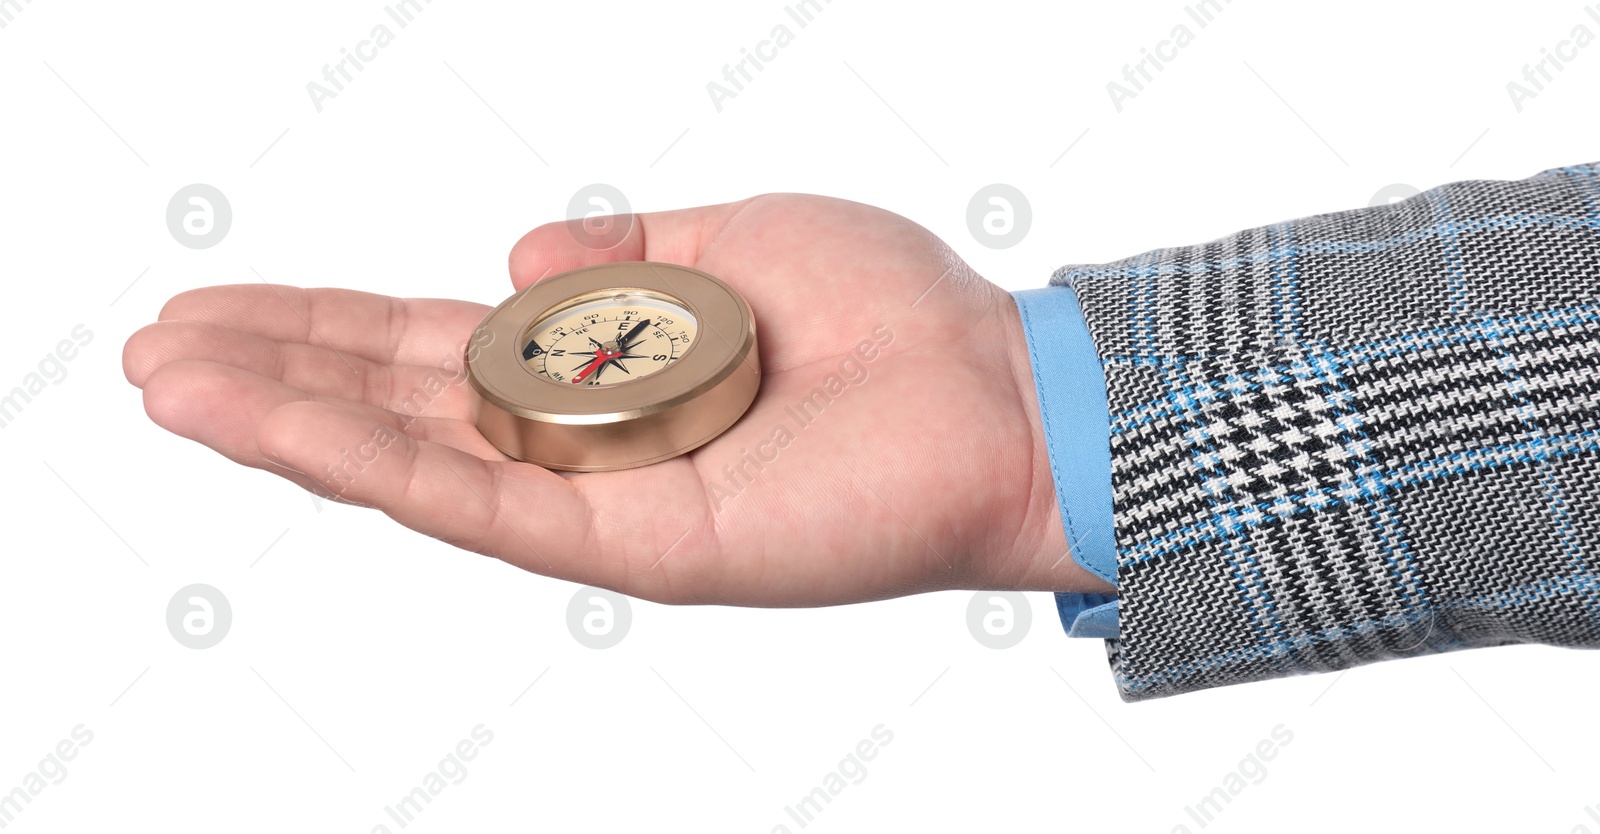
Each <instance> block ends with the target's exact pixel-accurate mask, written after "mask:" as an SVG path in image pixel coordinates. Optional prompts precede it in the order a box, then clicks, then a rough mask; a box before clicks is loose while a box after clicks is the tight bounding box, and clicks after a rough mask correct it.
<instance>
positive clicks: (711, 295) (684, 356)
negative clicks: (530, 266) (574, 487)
mask: <svg viewBox="0 0 1600 834" xmlns="http://www.w3.org/2000/svg"><path fill="white" fill-rule="evenodd" d="M663 322H667V324H663ZM589 347H593V350H584V349H586V348H589ZM635 350H644V351H646V352H644V353H634V352H633V351H635ZM573 362H577V363H578V364H577V365H573V364H572V363H573ZM629 363H632V367H631V369H630V367H629ZM466 366H467V379H468V380H469V381H470V382H471V387H472V390H473V391H474V392H475V393H476V395H477V396H476V397H475V398H474V403H473V411H474V420H475V422H476V424H477V427H478V431H479V432H481V433H482V434H483V436H484V437H485V438H487V439H488V440H489V442H490V443H493V444H494V445H495V447H496V448H498V449H499V450H500V451H502V452H504V453H506V454H507V455H510V456H511V457H513V458H516V459H518V460H521V461H526V462H528V463H534V464H538V465H539V466H543V467H546V468H548V469H561V470H567V471H573V472H601V471H606V470H612V469H628V468H632V467H636V466H644V465H646V464H651V463H656V462H658V461H663V460H667V459H669V458H673V457H676V456H678V455H681V454H684V453H685V452H688V451H691V450H693V449H695V448H697V447H699V446H701V445H702V444H705V443H707V442H708V441H710V440H711V439H712V438H715V437H716V436H717V435H719V434H721V433H722V432H724V431H726V430H727V429H728V428H729V427H731V426H732V425H733V424H734V423H735V422H737V421H738V419H739V418H740V417H741V416H743V414H744V412H745V410H746V409H748V408H749V407H750V403H751V402H753V401H754V400H755V396H756V392H757V390H759V388H760V387H761V358H760V355H759V352H758V350H757V347H756V322H755V317H754V316H753V315H752V314H751V312H750V305H749V304H748V303H746V302H745V300H744V299H743V298H742V297H740V295H739V294H738V293H737V292H735V291H734V289H733V288H732V287H730V286H728V285H727V284H725V283H723V282H722V281H721V280H718V279H717V278H714V277H712V276H711V275H708V274H706V273H704V272H701V271H700V270H697V269H691V268H689V267H685V266H678V265H676V264H666V263H654V262H649V261H631V262H623V263H612V264H601V265H598V266H591V267H585V268H583V269H576V270H573V271H571V272H564V273H561V274H560V275H554V276H551V277H549V278H545V279H544V280H542V281H539V282H537V283H535V284H532V285H531V286H529V287H527V288H526V289H524V290H522V291H521V292H518V293H517V294H516V295H513V296H511V297H510V298H508V299H506V300H505V301H504V302H503V303H502V304H501V305H500V306H499V307H496V308H495V309H494V310H492V311H491V312H490V313H489V315H488V316H486V317H485V318H484V320H483V322H482V323H481V324H479V325H478V329H477V331H476V332H475V333H474V334H473V339H472V342H471V343H469V345H468V349H467V353H466Z"/></svg>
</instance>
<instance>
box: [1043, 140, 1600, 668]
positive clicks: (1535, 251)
mask: <svg viewBox="0 0 1600 834" xmlns="http://www.w3.org/2000/svg"><path fill="white" fill-rule="evenodd" d="M1051 283H1052V284H1057V285H1061V284H1064V285H1067V286H1070V287H1071V288H1072V289H1073V290H1074V291H1075V293H1076V295H1077V298H1078V300H1079V302H1080V304H1081V305H1082V313H1083V317H1084V321H1085V322H1086V323H1087V325H1088V329H1089V332H1090V335H1091V337H1092V339H1093V342H1094V346H1095V350H1096V352H1097V354H1098V356H1099V359H1100V362H1101V365H1102V368H1103V370H1104V372H1105V382H1106V395H1107V405H1108V407H1109V411H1110V446H1111V461H1112V473H1111V474H1112V496H1113V498H1112V513H1113V518H1114V527H1115V531H1114V538H1115V550H1116V563H1117V564H1116V578H1117V583H1116V584H1117V586H1118V594H1119V597H1120V600H1119V606H1120V614H1119V615H1120V636H1119V637H1117V638H1116V639H1112V640H1108V641H1107V646H1108V650H1109V653H1110V656H1111V663H1112V667H1113V671H1114V673H1115V675H1116V679H1117V684H1118V686H1119V688H1120V690H1121V693H1122V696H1123V698H1124V699H1126V700H1140V699H1145V698H1154V697H1160V696H1165V695H1173V694H1177V693H1181V692H1187V691H1191V690H1197V689H1203V688H1206V687H1213V686H1222V685H1226V684H1234V683H1241V682H1246V681H1253V680H1261V679H1265V678H1274V677H1280V676H1284V675H1289V674H1297V673H1304V672H1317V671H1328V670H1336V669H1344V668H1348V667H1352V666H1356V665H1360V664H1364V663H1370V662H1374V661H1378V660H1386V659H1390V658H1398V657H1411V656H1416V655H1420V654H1426V653H1434V652H1444V651H1450V650H1454V649H1464V648H1475V647H1482V646H1499V645H1506V644H1514V643H1545V644H1552V645H1559V646H1572V647H1589V648H1593V647H1596V646H1600V580H1597V567H1600V556H1597V553H1596V545H1597V543H1600V166H1596V165H1580V166H1576V167H1571V168H1563V169H1558V170H1552V171H1547V172H1545V173H1542V174H1539V175H1537V176H1535V177H1533V178H1531V179H1527V180H1522V181H1517V182H1483V181H1479V182H1460V183H1454V184H1451V185H1445V186H1442V187H1439V188H1435V189H1433V190H1431V191H1426V192H1423V193H1422V194H1419V195H1417V196H1415V197H1413V198H1411V199H1408V200H1404V201H1402V202H1398V203H1393V204H1390V205H1384V206H1376V207H1372V208H1366V209H1360V210H1356V211H1346V212H1339V213H1335V214H1324V215H1318V216H1315V217H1308V218H1305V219H1302V220H1296V221H1294V222H1290V223H1283V224H1279V225H1276V226H1268V227H1263V228H1259V229H1251V230H1249V231H1245V232H1240V233H1238V234H1235V235H1232V236H1229V237H1226V238H1222V239H1220V240H1216V241H1212V242H1210V243H1205V244H1201V245H1197V246H1186V247H1180V248H1175V249H1159V250H1156V251H1153V252H1149V253H1147V254H1145V255H1141V256H1138V257H1135V258H1130V259H1127V260H1123V261H1118V262H1115V263H1110V264H1104V265H1100V266H1075V267H1066V268H1063V269H1061V270H1060V271H1058V272H1057V273H1056V274H1055V276H1054V277H1053V278H1052V280H1051Z"/></svg>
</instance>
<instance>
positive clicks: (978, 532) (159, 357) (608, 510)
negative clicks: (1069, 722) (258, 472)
mask: <svg viewBox="0 0 1600 834" xmlns="http://www.w3.org/2000/svg"><path fill="white" fill-rule="evenodd" d="M632 220H633V225H632V227H631V229H630V231H629V232H628V235H627V237H626V238H625V239H624V240H623V241H622V243H620V244H618V245H617V246H615V247H613V248H611V249H608V250H604V251H596V250H592V249H589V248H586V247H585V246H583V245H582V244H580V243H579V242H578V240H577V238H576V237H575V236H574V235H573V234H570V233H569V231H568V229H567V228H565V225H564V224H559V223H557V224H550V225H546V226H542V227H540V228H538V229H535V230H533V231H532V232H529V233H528V234H527V235H526V236H524V237H523V238H522V240H521V241H519V242H518V243H517V245H516V246H515V247H514V248H513V249H512V252H511V259H510V261H511V262H510V266H511V279H512V284H513V285H514V286H515V287H516V288H518V289H521V288H522V287H525V286H527V285H529V284H531V283H533V282H535V281H536V280H538V279H539V278H541V277H543V276H545V275H550V274H555V273H559V272H564V271H566V270H570V269H575V268H578V267H581V266H588V265H591V264H596V263H606V262H612V261H623V260H655V261H666V262H671V263H679V264H685V265H690V266H694V267H696V268H699V269H702V270H704V271H706V272H709V273H711V274H712V275H716V276H718V277H720V278H722V279H723V280H725V281H728V282H729V283H730V284H732V285H733V286H735V287H736V288H738V290H739V291H740V292H741V293H742V294H743V295H744V296H745V298H747V299H748V300H749V302H750V306H751V307H752V308H753V310H754V312H755V315H756V322H757V330H758V335H759V338H760V347H761V360H762V368H763V374H764V377H763V381H762V388H761V393H760V395H759V396H758V397H757V399H756V402H755V404H754V405H753V406H752V407H751V409H750V411H749V412H748V413H746V414H745V416H744V418H743V419H742V420H740V421H739V423H738V424H736V425H735V426H734V427H733V428H732V429H730V430H729V431H728V432H727V433H725V434H723V435H722V436H720V437H718V438H717V439H716V440H714V441H712V442H711V443H708V444H706V445H705V446H703V447H701V448H699V449H697V450H695V451H694V452H692V453H690V454H688V455H685V456H682V457H679V458H675V459H673V460H670V461H666V462H663V463H659V464H655V465H652V466H647V467H643V468H639V469H632V470H624V471H619V472H599V473H588V474H571V473H556V472H551V471H548V470H545V469H542V468H540V467H537V466H534V465H531V464H526V463H521V462H517V461H514V460H511V459H509V458H507V457H505V456H504V455H502V454H501V453H500V452H498V451H496V450H495V448H494V447H493V446H491V445H490V444H489V443H488V442H487V441H485V440H484V439H483V437H482V436H480V435H479V434H478V432H477V430H476V429H475V428H474V427H473V424H472V421H471V420H472V418H471V411H470V408H471V399H472V394H471V391H470V388H469V386H467V385H466V384H465V383H464V380H463V378H462V375H461V373H460V367H459V357H460V355H461V351H462V349H463V347H464V345H465V344H466V342H467V340H468V338H469V337H470V336H471V334H472V331H473V329H474V327H475V326H476V325H477V324H478V322H479V321H480V320H481V319H482V317H483V316H484V314H485V313H487V312H488V310H489V308H488V307H485V306H483V305H479V304H471V303H467V302H462V301H446V300H434V299H395V298H389V297H385V296H378V295H371V294H367V293H359V292H353V291H349V290H338V289H311V290H306V289H297V288H293V287H284V286H267V285H265V284H247V285H238V286H223V287H209V288H205V289H199V290H193V291H190V292H186V293H183V294H181V295H178V296H176V297H175V298H173V299H172V300H171V301H169V302H168V303H167V305H166V307H165V308H164V309H163V310H162V312H161V315H160V321H159V322H157V323H156V324H152V325H150V326H148V327H145V328H144V329H142V330H140V331H139V332H138V333H135V334H134V335H133V336H132V337H131V338H130V339H129V340H128V344H127V347H126V349H125V351H124V355H123V365H124V369H125V372H126V374H127V377H128V380H129V381H130V382H132V383H133V384H134V385H137V386H139V387H141V388H143V389H144V403H145V410H146V411H147V412H148V413H149V415H150V417H151V419H152V420H154V421H155V422H156V423H158V424H159V425H161V426H162V427H164V428H166V429H168V430H170V431H172V432H175V433H177V434H180V435H182V436H184V437H188V438H190V439H193V440H196V441H199V442H201V443H204V444H206V445H207V446H210V447H211V448H213V449H215V450H217V451H218V452H220V453H222V454H223V455H225V456H226V457H228V458H230V459H231V460H233V461H235V462H237V463H241V464H244V465H246V466H251V467H256V468H259V469H264V470H267V471H270V472H274V473H276V474H278V475H280V476H282V477H284V478H286V479H288V480H290V481H292V482H294V483H296V484H299V485H300V486H302V487H304V488H306V489H308V490H311V491H313V492H315V493H317V494H319V495H323V496H324V497H329V498H334V499H336V500H342V501H346V502H349V503H356V504H360V505H365V506H370V507H375V508H377V509H380V510H382V511H383V512H384V513H386V514H388V515H389V516H390V517H391V518H393V519H395V520H396V521H398V522H400V523H401V524H404V525H406V526H407V527H410V528H412V529H414V530H417V531H419V532H422V533H425V534H427V535H430V536H433V537H435V538H438V539H441V540H443V541H445V542H448V543H450V544H453V545H456V546H457V547H461V548H465V549H468V550H473V551H477V552H479V553H484V554H488V555H491V556H495V557H498V558H500V559H504V560H506V561H507V562H510V563H512V564H514V565H517V566H519V567H522V568H525V569H527V570H530V571H534V572H537V573H542V574H547V575H550V576H556V577H561V578H563V579H569V580H572V581H576V582H582V583H585V584H590V585H599V586H602V587H607V588H611V589H614V590H618V591H622V592H624V593H627V594H631V595H633V596H637V597H641V598H645V599H652V600H658V601H663V602H673V603H724V604H740V605H766V606H792V605H826V604H834V603H845V602H856V601H862V600H869V599H879V598H884V597H891V596H898V595H902V594H911V593H917V592H922V591H933V590H942V589H954V588H973V589H975V588H1000V589H1021V590H1063V591H1073V590H1076V591H1104V590H1108V588H1107V586H1105V585H1104V584H1103V583H1101V582H1100V581H1099V580H1098V579H1096V578H1095V577H1093V576H1092V575H1091V574H1089V573H1088V572H1087V571H1084V570H1082V569H1081V568H1079V567H1078V566H1077V565H1076V564H1075V563H1074V561H1073V559H1072V557H1071V556H1070V555H1068V553H1067V543H1066V540H1065V535H1064V533H1063V530H1062V525H1061V521H1060V517H1059V513H1058V509H1057V505H1056V499H1055V493H1054V488H1053V483H1052V481H1051V476H1050V467H1049V461H1048V458H1047V454H1046V450H1045V446H1044V437H1043V432H1042V429H1041V427H1040V423H1039V416H1038V404H1037V401H1036V400H1035V397H1034V390H1033V380H1032V374H1031V371H1030V369H1029V364H1028V359H1027V349H1026V345H1025V343H1024V340H1023V335H1022V327H1021V322H1020V320H1019V318H1018V314H1017V310H1016V306H1015V304H1014V303H1013V302H1012V300H1011V297H1010V295H1009V294H1007V293H1006V292H1004V291H1002V290H1001V289H999V288H998V287H996V286H994V285H993V284H990V283H989V282H987V281H985V280H983V279H982V278H981V277H979V276H978V275H977V274H975V273H974V272H973V271H972V270H971V269H970V268H969V267H967V265H966V264H964V263H963V262H962V261H961V259H960V258H959V257H957V256H956V254H955V253H954V252H952V251H951V250H950V248H949V247H948V246H946V245H945V244H944V243H942V242H941V241H939V240H938V239H937V238H935V237H934V236H933V235H932V234H930V233H929V232H928V231H927V230H926V229H923V228H922V227H920V226H918V225H916V224H914V223H912V222H910V221H908V220H906V219H905V218H902V217H899V216H897V215H894V214H891V213H889V212H886V211H882V210H879V209H875V208H872V207H870V206H865V205H861V204H858V203H850V202H845V201H842V200H834V199H828V198H823V197H814V196H807V195H789V194H780V195H767V196H762V197H756V198H753V199H750V200H745V201H743V202H739V203H731V204H727V205H720V206H708V207H703V208H696V209H688V210H683V211H670V212H661V213H655V214H642V215H636V216H634V217H633V218H632ZM622 222H626V221H622ZM495 300H496V301H498V300H499V299H495ZM441 380H444V382H443V384H441V382H440V381H441ZM818 391H821V392H822V397H821V398H817V397H816V396H815V394H816V392H818ZM808 398H809V401H810V405H806V403H807V402H808ZM819 404H820V405H819ZM419 408H420V409H421V410H420V416H415V417H413V416H411V415H415V414H417V413H418V409H419ZM797 415H802V416H803V418H804V419H802V417H798V416H797ZM353 452H354V453H353ZM367 456H375V457H374V459H373V460H371V461H370V462H362V461H361V460H360V458H361V457H367Z"/></svg>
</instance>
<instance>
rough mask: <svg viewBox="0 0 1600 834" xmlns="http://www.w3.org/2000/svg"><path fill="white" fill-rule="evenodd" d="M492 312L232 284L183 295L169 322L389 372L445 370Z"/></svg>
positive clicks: (169, 311) (445, 302) (166, 311)
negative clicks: (393, 368) (325, 352)
mask: <svg viewBox="0 0 1600 834" xmlns="http://www.w3.org/2000/svg"><path fill="white" fill-rule="evenodd" d="M488 312H489V308H488V307H485V306H483V305H481V304H473V303H470V302H466V301H453V300H449V299H436V298H393V297H391V296H387V295H376V294H374V293H366V292H357V291H355V290H342V289H302V288H300V287H289V286H283V285H273V284H232V285H228V286H220V287H203V288H201V289H196V290H189V291H188V292H184V293H179V294H178V295H175V296H173V297H172V299H171V300H169V301H168V302H167V304H166V306H165V307H162V308H161V315H160V316H159V317H158V318H159V319H160V320H162V321H170V320H184V321H201V322H206V323H209V324H215V325H218V326H220V327H228V328H232V329H234V330H242V331H245V332H248V333H254V334H256V335H257V336H260V337H262V338H265V339H271V340H273V341H277V342H298V343H301V344H308V345H317V346H321V347H325V348H327V349H329V350H331V351H333V352H334V353H336V354H339V355H341V356H344V357H346V358H348V357H349V356H350V355H354V356H359V357H361V358H363V359H369V360H371V361H373V362H378V363H380V364H384V365H394V364H400V365H438V364H439V363H440V362H441V361H442V360H443V359H445V358H446V357H448V356H460V355H461V352H462V350H463V348H464V347H465V345H466V342H467V340H468V339H469V338H470V337H471V336H472V331H473V329H474V328H475V327H477V325H478V322H480V321H482V320H483V317H484V314H486V313H488Z"/></svg>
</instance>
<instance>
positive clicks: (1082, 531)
mask: <svg viewBox="0 0 1600 834" xmlns="http://www.w3.org/2000/svg"><path fill="white" fill-rule="evenodd" d="M1011 295H1012V298H1014V299H1016V302H1017V309H1018V310H1019V311H1020V313H1021V315H1022V330H1023V334H1024V336H1025V337H1026V338H1027V341H1028V360H1029V362H1030V363H1031V364H1032V365H1033V384H1034V390H1035V391H1036V392H1038V397H1039V416H1040V420H1041V422H1042V423H1043V424H1044V436H1045V445H1046V446H1047V447H1048V449H1049V453H1050V474H1051V477H1052V478H1053V479H1054V481H1055V485H1056V501H1057V502H1058V503H1059V504H1060V505H1061V521H1062V524H1063V525H1064V526H1065V528H1066V534H1067V543H1068V546H1069V547H1070V548H1071V549H1072V557H1073V559H1075V560H1076V561H1077V563H1078V564H1079V565H1080V566H1082V567H1083V568H1084V569H1085V570H1087V571H1089V572H1090V573H1092V574H1094V575H1095V576H1098V577H1100V578H1101V579H1104V580H1105V581H1106V582H1109V583H1111V584H1112V585H1113V586H1115V585H1116V584H1117V550H1116V537H1115V535H1114V528H1113V526H1112V514H1111V414H1110V409H1109V408H1108V406H1107V404H1106V378H1105V370H1104V368H1103V367H1102V366H1101V364H1100V357H1099V355H1098V354H1097V352H1096V351H1095V347H1094V340H1093V339H1092V338H1090V336H1089V326H1088V324H1086V323H1085V322H1084V320H1083V311H1082V309H1081V308H1080V307H1079V305H1078V297H1077V294H1076V293H1074V292H1073V291H1072V289H1071V288H1070V287H1045V288H1043V289H1037V290H1023V291H1021V292H1015V293H1012V294H1011ZM1056 609H1057V611H1058V612H1059V613H1060V614H1061V623H1062V625H1063V626H1065V627H1066V629H1067V634H1068V636H1072V637H1116V636H1117V635H1118V633H1119V629H1118V615H1117V599H1116V597H1115V596H1111V595H1107V594H1067V593H1058V594H1056Z"/></svg>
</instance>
